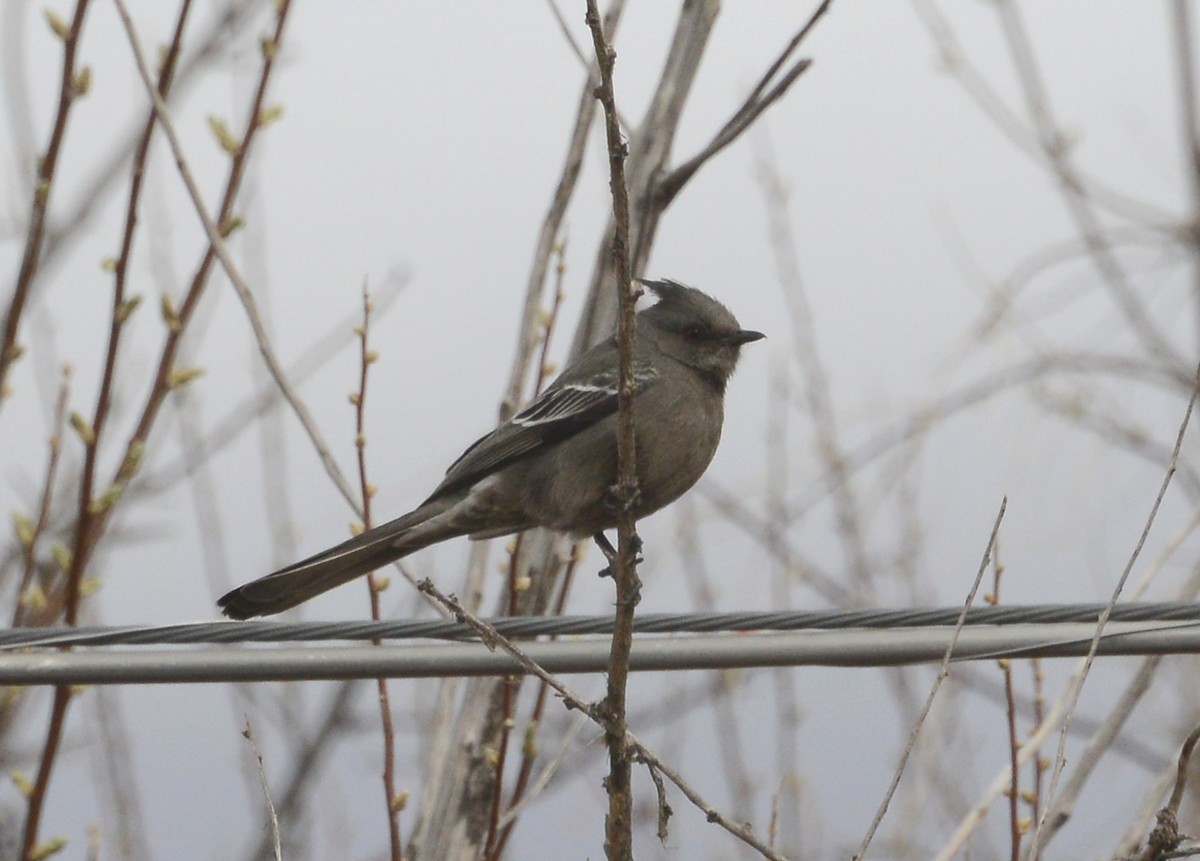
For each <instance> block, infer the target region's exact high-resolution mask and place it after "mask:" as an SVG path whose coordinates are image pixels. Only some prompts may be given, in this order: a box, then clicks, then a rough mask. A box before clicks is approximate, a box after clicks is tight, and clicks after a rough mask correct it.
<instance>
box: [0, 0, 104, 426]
mask: <svg viewBox="0 0 1200 861" xmlns="http://www.w3.org/2000/svg"><path fill="white" fill-rule="evenodd" d="M87 8H88V0H78V2H77V3H76V4H75V14H74V16H72V18H71V23H70V25H68V24H67V23H66V22H65V21H63V20H62V19H60V18H59V17H58V16H57V15H56V14H54V13H52V12H47V15H46V18H47V20H48V21H49V23H50V28H51V29H52V30H53V31H54V33H55V35H57V36H58V37H59V38H60V39H62V43H63V67H62V79H61V80H60V81H59V84H58V111H57V113H56V114H55V116H54V129H53V130H52V131H51V132H50V143H49V144H48V145H47V146H46V153H45V155H43V156H42V157H41V158H39V159H38V164H37V179H36V180H35V181H34V186H33V205H32V207H31V209H30V213H29V230H28V232H27V233H26V235H25V251H24V253H23V254H22V256H21V269H20V271H19V272H18V273H17V283H16V286H15V287H14V288H13V295H12V301H11V302H9V305H8V312H7V314H5V317H4V332H3V335H2V336H0V403H3V401H4V391H5V381H6V380H7V379H8V370H9V368H10V367H11V366H12V363H13V362H15V361H16V360H17V359H18V358H20V356H21V353H22V349H21V345H20V344H19V343H18V342H17V327H18V326H19V325H20V322H21V314H22V312H23V311H24V310H25V302H26V300H27V299H28V298H29V291H30V289H31V288H32V286H33V279H34V276H35V275H36V274H37V268H38V263H39V261H40V260H41V253H42V242H43V240H44V239H45V237H46V209H47V207H48V206H49V204H50V189H51V186H52V184H53V182H54V172H55V168H56V167H57V166H58V154H59V152H60V151H61V150H62V142H63V138H64V136H65V135H66V132H67V116H68V115H69V114H70V111H71V105H73V104H74V103H75V99H76V97H78V96H81V95H83V94H84V93H85V92H86V91H87V83H88V80H89V78H90V76H89V75H86V74H83V73H77V72H76V71H75V52H76V49H77V48H78V47H79V34H80V31H82V29H83V18H84V16H85V15H86V14H87Z"/></svg>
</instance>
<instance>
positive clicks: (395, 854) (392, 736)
mask: <svg viewBox="0 0 1200 861" xmlns="http://www.w3.org/2000/svg"><path fill="white" fill-rule="evenodd" d="M362 301H363V304H362V325H361V326H358V327H356V329H355V332H356V333H357V335H358V341H359V353H358V356H359V372H358V391H357V392H355V393H354V394H353V395H352V396H351V398H350V399H351V401H352V403H353V404H354V448H355V450H356V452H357V456H358V486H359V492H360V493H361V494H362V518H363V519H362V525H363V530H364V531H366V530H368V529H370V528H371V497H372V496H374V495H375V488H374V487H372V486H371V483H370V482H369V481H368V480H367V426H366V405H367V371H368V370H369V369H370V367H371V365H372V364H373V363H374V362H375V360H376V359H378V358H379V355H378V353H376V352H375V351H374V350H372V349H371V348H370V340H369V338H370V333H371V294H370V293H369V292H368V291H367V287H366V285H365V284H364V285H363V297H362ZM384 588H385V584H383V583H381V582H380V581H379V579H378V578H377V577H376V576H375V572H374V571H371V572H369V573H368V574H367V592H368V594H369V595H370V599H371V618H372V619H373V620H375V621H376V622H378V621H379V620H380V619H382V618H383V613H382V612H381V609H380V600H379V594H380V592H382V591H383V590H384ZM372 642H373V643H374V644H375V645H376V646H379V647H382V646H383V640H381V639H375V640H373V641H372ZM375 686H376V689H377V690H378V691H379V722H380V725H381V726H382V728H383V800H384V808H385V810H386V811H387V823H388V836H389V840H390V847H391V858H392V861H403V858H404V850H403V848H402V847H401V843H400V804H401V802H400V800H399V799H400V796H399V795H398V794H397V792H396V726H395V723H394V721H393V720H392V704H391V700H390V699H389V697H388V682H387V679H386V678H384V677H382V676H381V677H380V678H378V679H376V680H375Z"/></svg>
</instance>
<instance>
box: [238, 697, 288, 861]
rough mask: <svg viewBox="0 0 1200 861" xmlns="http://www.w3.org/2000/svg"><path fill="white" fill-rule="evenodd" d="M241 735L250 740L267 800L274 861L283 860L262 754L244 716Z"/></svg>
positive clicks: (259, 778)
mask: <svg viewBox="0 0 1200 861" xmlns="http://www.w3.org/2000/svg"><path fill="white" fill-rule="evenodd" d="M242 736H243V737H244V738H245V739H246V741H248V742H250V752H251V753H252V754H254V762H255V765H257V766H258V780H259V783H260V784H261V785H262V792H263V798H264V799H266V802H267V819H268V822H269V823H270V825H271V843H272V845H273V847H274V850H275V861H283V846H282V844H281V843H280V839H279V817H278V816H277V815H276V813H275V802H274V801H272V800H271V787H270V785H269V784H268V783H267V772H266V769H264V768H263V758H262V754H261V753H259V752H258V742H257V741H255V740H254V731H253V730H252V729H251V728H250V719H249V718H246V728H245V729H244V730H242Z"/></svg>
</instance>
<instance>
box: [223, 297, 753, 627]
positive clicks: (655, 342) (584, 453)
mask: <svg viewBox="0 0 1200 861" xmlns="http://www.w3.org/2000/svg"><path fill="white" fill-rule="evenodd" d="M641 284H643V285H644V286H645V287H647V288H648V289H649V290H650V291H651V292H652V293H653V294H654V295H655V296H656V297H657V299H658V301H657V302H656V303H655V304H653V305H651V306H650V307H648V308H646V309H645V310H642V311H639V312H638V314H637V325H636V334H635V338H634V343H633V378H632V389H633V393H634V397H633V403H632V409H633V418H634V439H635V448H634V450H635V463H636V475H637V488H638V491H637V494H636V496H635V498H634V501H633V504H632V513H633V515H634V517H635V518H637V519H640V518H642V517H645V516H646V515H649V514H652V513H653V512H655V511H658V510H659V509H661V508H663V507H664V506H666V505H668V504H670V503H671V502H674V501H675V500H676V499H678V498H679V497H680V496H682V495H683V494H684V493H685V492H686V491H687V490H689V489H690V488H691V487H692V486H693V485H694V484H695V483H696V482H697V481H699V479H700V476H701V475H703V474H704V471H705V470H706V469H707V468H708V465H709V463H711V462H712V459H713V455H714V454H715V453H716V450H717V444H718V442H719V441H720V438H721V427H722V424H723V422H724V403H725V388H726V384H727V382H728V381H729V378H730V376H731V375H732V374H733V371H734V369H735V367H736V366H737V363H738V358H739V355H740V351H741V348H742V347H743V346H744V345H746V344H748V343H751V342H753V341H757V340H759V339H761V338H763V337H765V336H764V335H763V333H761V332H756V331H753V330H749V329H743V328H742V327H741V326H740V325H739V324H738V321H737V319H736V318H735V317H734V315H733V314H732V313H731V312H730V311H729V309H728V308H726V307H725V306H724V305H723V304H721V303H720V302H719V301H717V300H716V299H714V298H712V297H711V296H709V295H707V294H706V293H703V292H701V291H700V290H698V289H696V288H694V287H689V286H687V285H685V284H683V283H681V282H679V281H675V280H671V279H662V280H643V281H641ZM617 387H618V352H617V341H616V336H615V335H614V336H613V337H610V338H608V339H606V340H605V341H602V342H601V343H599V344H597V345H596V346H595V347H593V348H591V349H590V350H588V351H587V352H585V353H584V354H583V355H582V356H580V357H579V358H578V359H576V360H575V361H574V362H572V363H571V364H570V365H569V366H568V367H567V368H565V369H564V370H563V372H562V373H561V374H560V375H559V376H558V377H557V378H556V379H555V380H554V381H553V382H552V383H551V384H550V385H549V386H547V387H546V389H545V390H544V391H543V392H542V393H541V394H540V395H538V396H537V397H536V398H535V399H534V400H533V401H532V402H530V403H529V404H528V405H527V406H526V407H525V408H524V409H522V410H521V411H520V412H518V413H517V414H516V415H514V416H513V417H512V418H510V419H509V420H508V421H506V422H504V423H503V424H501V425H500V426H499V427H497V428H496V429H495V430H493V431H491V432H490V433H488V434H486V435H485V436H483V437H482V438H480V439H479V440H478V441H476V442H475V443H474V444H472V445H471V446H470V447H469V448H468V449H467V450H466V451H465V452H463V454H462V455H461V456H460V457H459V458H458V459H457V460H455V461H454V462H453V463H452V464H451V465H450V467H449V469H448V470H447V471H446V475H445V477H444V478H443V479H442V481H441V483H440V484H439V485H438V486H437V488H435V489H434V491H433V493H432V494H430V495H429V497H428V498H427V499H426V500H425V501H424V502H422V503H421V504H420V505H418V506H417V507H416V508H415V509H413V510H412V511H410V512H409V513H408V514H404V515H402V516H401V517H398V518H396V519H395V520H392V521H390V522H388V523H384V524H382V525H380V526H376V527H374V528H372V529H368V530H366V531H364V532H362V533H361V534H360V535H357V536H355V537H353V538H351V539H349V540H347V541H344V542H342V543H341V544H338V545H337V546H335V547H332V548H330V549H328V550H324V551H322V552H320V553H317V554H315V555H313V556H310V557H308V558H307V559H303V560H301V561H299V562H296V563H294V564H292V565H288V566H287V567H285V568H281V569H280V570H278V571H275V572H274V573H271V574H267V575H266V576H264V577H260V578H259V579H257V580H253V581H251V582H249V583H246V584H245V585H242V586H239V587H238V588H236V589H234V590H232V591H230V592H228V593H227V594H225V595H224V596H222V597H221V598H220V599H219V600H218V602H217V603H218V605H219V606H220V607H221V609H222V611H223V612H224V614H225V615H226V616H228V617H230V618H233V619H248V618H251V617H254V616H268V615H272V614H275V613H280V612H282V611H284V610H288V609H290V608H292V607H295V606H296V605H298V604H301V603H303V602H304V601H307V600H309V599H310V598H313V597H315V596H317V595H320V594H322V593H323V592H326V591H328V590H330V589H333V588H334V587H336V586H340V585H342V584H343V583H347V582H349V581H350V580H353V579H354V578H356V577H359V576H361V575H364V574H366V573H368V572H370V571H374V570H376V569H377V568H380V567H382V566H384V565H387V564H388V563H390V562H393V561H395V560H397V559H400V558H402V557H404V556H407V555H408V554H410V553H413V552H415V551H417V550H420V549H422V548H424V547H428V546H430V545H431V544H436V543H438V542H441V541H446V540H448V539H450V538H455V537H459V536H462V535H466V536H469V537H470V538H472V539H475V540H478V539H485V538H495V537H498V536H502V535H509V534H512V533H515V532H520V531H522V530H526V529H531V528H534V527H545V528H548V529H552V530H556V531H558V532H562V533H567V534H569V535H570V536H571V537H573V538H575V539H582V538H586V537H588V536H592V537H593V538H594V539H595V540H596V541H597V543H598V544H600V546H601V549H602V550H606V554H605V555H610V553H611V549H612V545H611V543H609V542H608V540H607V538H605V536H604V530H606V529H612V528H614V527H615V526H616V523H617V519H618V514H619V506H618V505H617V504H616V502H615V497H614V492H613V488H614V485H615V484H616V481H617ZM606 548H607V549H606Z"/></svg>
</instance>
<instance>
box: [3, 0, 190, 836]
mask: <svg viewBox="0 0 1200 861" xmlns="http://www.w3.org/2000/svg"><path fill="white" fill-rule="evenodd" d="M85 5H86V3H85V2H83V1H82V0H81V3H80V5H79V6H78V7H76V26H80V25H81V24H82V14H83V7H84V6H85ZM190 8H191V2H190V0H185V2H184V3H183V5H182V6H181V7H180V12H179V16H178V19H177V22H176V26H175V32H174V36H173V38H172V43H171V47H170V48H169V49H168V53H167V56H166V57H165V58H164V62H163V66H162V71H161V73H160V78H159V84H158V88H156V87H155V86H154V84H153V82H151V83H150V88H151V89H152V90H153V91H154V92H155V93H157V92H158V89H159V88H161V89H162V90H163V91H164V92H165V91H166V90H167V89H169V87H170V81H171V76H172V74H173V73H174V68H175V62H176V61H177V60H178V57H179V46H180V44H181V42H182V39H183V29H184V25H185V23H186V21H187V18H188V12H189V11H190ZM77 38H78V31H77V30H72V32H71V34H69V35H68V36H66V37H65V39H66V41H67V45H68V49H67V50H68V53H70V54H72V55H73V53H74V48H75V42H76V40H77ZM70 84H71V89H72V92H73V93H75V94H76V95H78V94H79V93H78V92H76V88H77V85H76V83H75V82H74V81H71V82H70ZM80 92H81V90H80ZM60 118H61V119H63V121H64V122H65V115H62V114H60ZM151 131H152V125H151V124H149V123H148V124H147V127H146V129H145V131H144V132H143V136H142V142H141V145H140V146H139V148H138V151H137V154H136V155H135V158H134V162H133V178H132V181H131V183H130V194H129V204H128V207H127V211H126V221H125V230H124V236H123V239H122V245H121V259H119V260H118V262H117V272H116V279H115V281H114V284H113V299H112V312H111V317H110V320H109V333H108V344H107V348H106V351H105V359H104V366H103V371H102V375H101V381H100V386H99V391H98V393H97V396H96V406H95V408H94V411H93V414H92V419H91V422H90V423H88V422H87V421H86V420H85V419H82V418H79V419H78V420H77V419H76V418H75V417H74V416H72V424H74V425H75V426H76V430H77V431H78V432H79V436H80V438H81V439H82V440H83V442H84V462H83V468H82V471H81V476H80V482H79V492H78V497H79V508H78V513H77V516H76V522H75V538H74V541H73V547H72V550H71V559H70V564H69V565H68V566H67V571H66V572H65V574H66V582H65V585H64V587H63V592H62V598H61V601H62V606H63V608H64V612H63V617H64V621H65V623H66V624H67V625H74V624H75V622H76V619H77V617H78V613H79V602H80V585H81V583H82V582H83V573H84V571H85V570H86V568H87V565H88V562H89V560H90V558H91V553H92V551H93V549H94V547H95V543H96V542H97V541H98V540H99V536H100V533H101V531H102V529H103V524H104V523H105V522H106V521H107V519H108V517H109V515H110V512H111V509H112V507H113V506H114V505H115V504H116V502H117V500H118V498H119V497H120V493H121V490H122V488H123V487H124V485H125V481H124V480H123V479H117V480H114V481H113V482H112V483H111V484H110V485H109V487H108V489H106V490H105V491H104V493H103V494H102V495H101V496H100V497H99V498H96V496H95V488H96V472H97V464H98V460H99V452H100V438H101V435H102V433H103V431H104V426H105V424H106V422H107V419H108V414H109V409H110V406H111V403H112V389H113V381H114V379H115V376H116V367H117V351H118V348H119V346H120V341H121V334H122V332H123V330H124V326H125V322H126V320H127V319H128V316H129V314H130V313H132V311H133V309H134V307H136V304H137V303H136V302H132V303H131V302H130V301H128V300H126V298H125V283H126V282H125V275H126V270H127V263H128V258H129V253H130V249H131V247H132V243H133V232H134V229H135V225H136V223H137V206H138V201H139V200H140V197H141V188H142V176H143V174H144V171H145V162H146V157H147V154H148V151H149V140H150V137H151ZM55 132H56V134H59V133H61V129H60V128H59V127H58V126H57V125H56V127H55ZM54 146H55V147H56V146H57V144H55V145H54ZM47 158H49V156H47ZM42 170H43V176H44V177H47V178H44V179H40V180H39V189H41V188H42V183H43V182H45V183H46V185H45V187H44V191H45V193H46V194H47V195H48V193H49V179H48V176H49V174H46V173H45V168H44V167H43V169H42ZM43 203H44V201H43ZM44 215H45V209H44V206H43V209H42V213H41V216H40V217H37V218H35V221H37V222H38V224H37V228H38V230H39V232H40V231H41V229H42V227H43V226H44V225H43V223H42V219H44ZM40 243H41V238H40V236H39V237H38V239H37V244H38V245H40ZM28 251H29V249H27V253H28ZM34 253H35V254H36V249H35V251H34ZM22 271H23V272H24V271H25V270H24V266H23V268H22ZM28 275H29V279H32V276H33V272H32V270H30V271H29V273H28ZM24 286H25V288H26V289H27V288H28V282H25V285H24ZM21 289H22V288H21V284H18V292H20V291H21ZM17 314H19V308H18V309H17V310H15V311H14V312H13V313H12V315H11V316H10V320H9V322H12V323H13V325H14V334H15V316H16V315H17ZM6 352H7V351H6ZM2 361H3V359H2V358H0V362H2ZM3 373H4V372H3V368H2V367H0V394H2V387H3V382H2V379H3ZM168 379H169V378H168V377H167V376H165V375H162V374H160V376H159V378H158V379H157V380H156V383H155V385H156V387H157V386H159V385H169V383H168V382H167V381H168ZM131 456H133V463H132V465H131V463H130V459H131ZM140 459H141V449H140V445H139V447H138V449H137V453H136V455H134V453H133V449H132V448H130V449H128V450H127V451H126V455H125V458H124V460H123V463H122V467H121V468H122V470H124V469H126V468H128V469H129V470H130V472H131V473H132V471H133V470H135V469H136V462H137V461H138V460H140ZM71 695H72V691H71V688H70V687H68V686H59V687H56V688H55V689H54V699H53V703H52V705H51V710H50V721H49V725H48V727H47V730H46V742H45V745H44V746H43V748H42V756H41V761H40V762H39V764H38V774H37V778H36V780H35V782H34V789H33V792H32V793H31V794H30V798H29V806H28V809H27V812H26V818H25V829H24V835H23V838H22V846H23V852H22V855H23V857H24V856H27V855H28V854H29V853H30V852H31V851H32V849H33V848H34V846H35V845H36V843H37V834H38V829H39V827H40V823H41V815H42V807H43V805H44V803H45V798H46V793H47V791H48V790H49V786H50V774H51V772H52V771H53V768H54V763H55V761H56V760H57V757H58V749H59V745H60V743H61V740H62V732H63V725H64V724H65V722H66V718H67V709H68V707H69V706H70V701H71Z"/></svg>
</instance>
